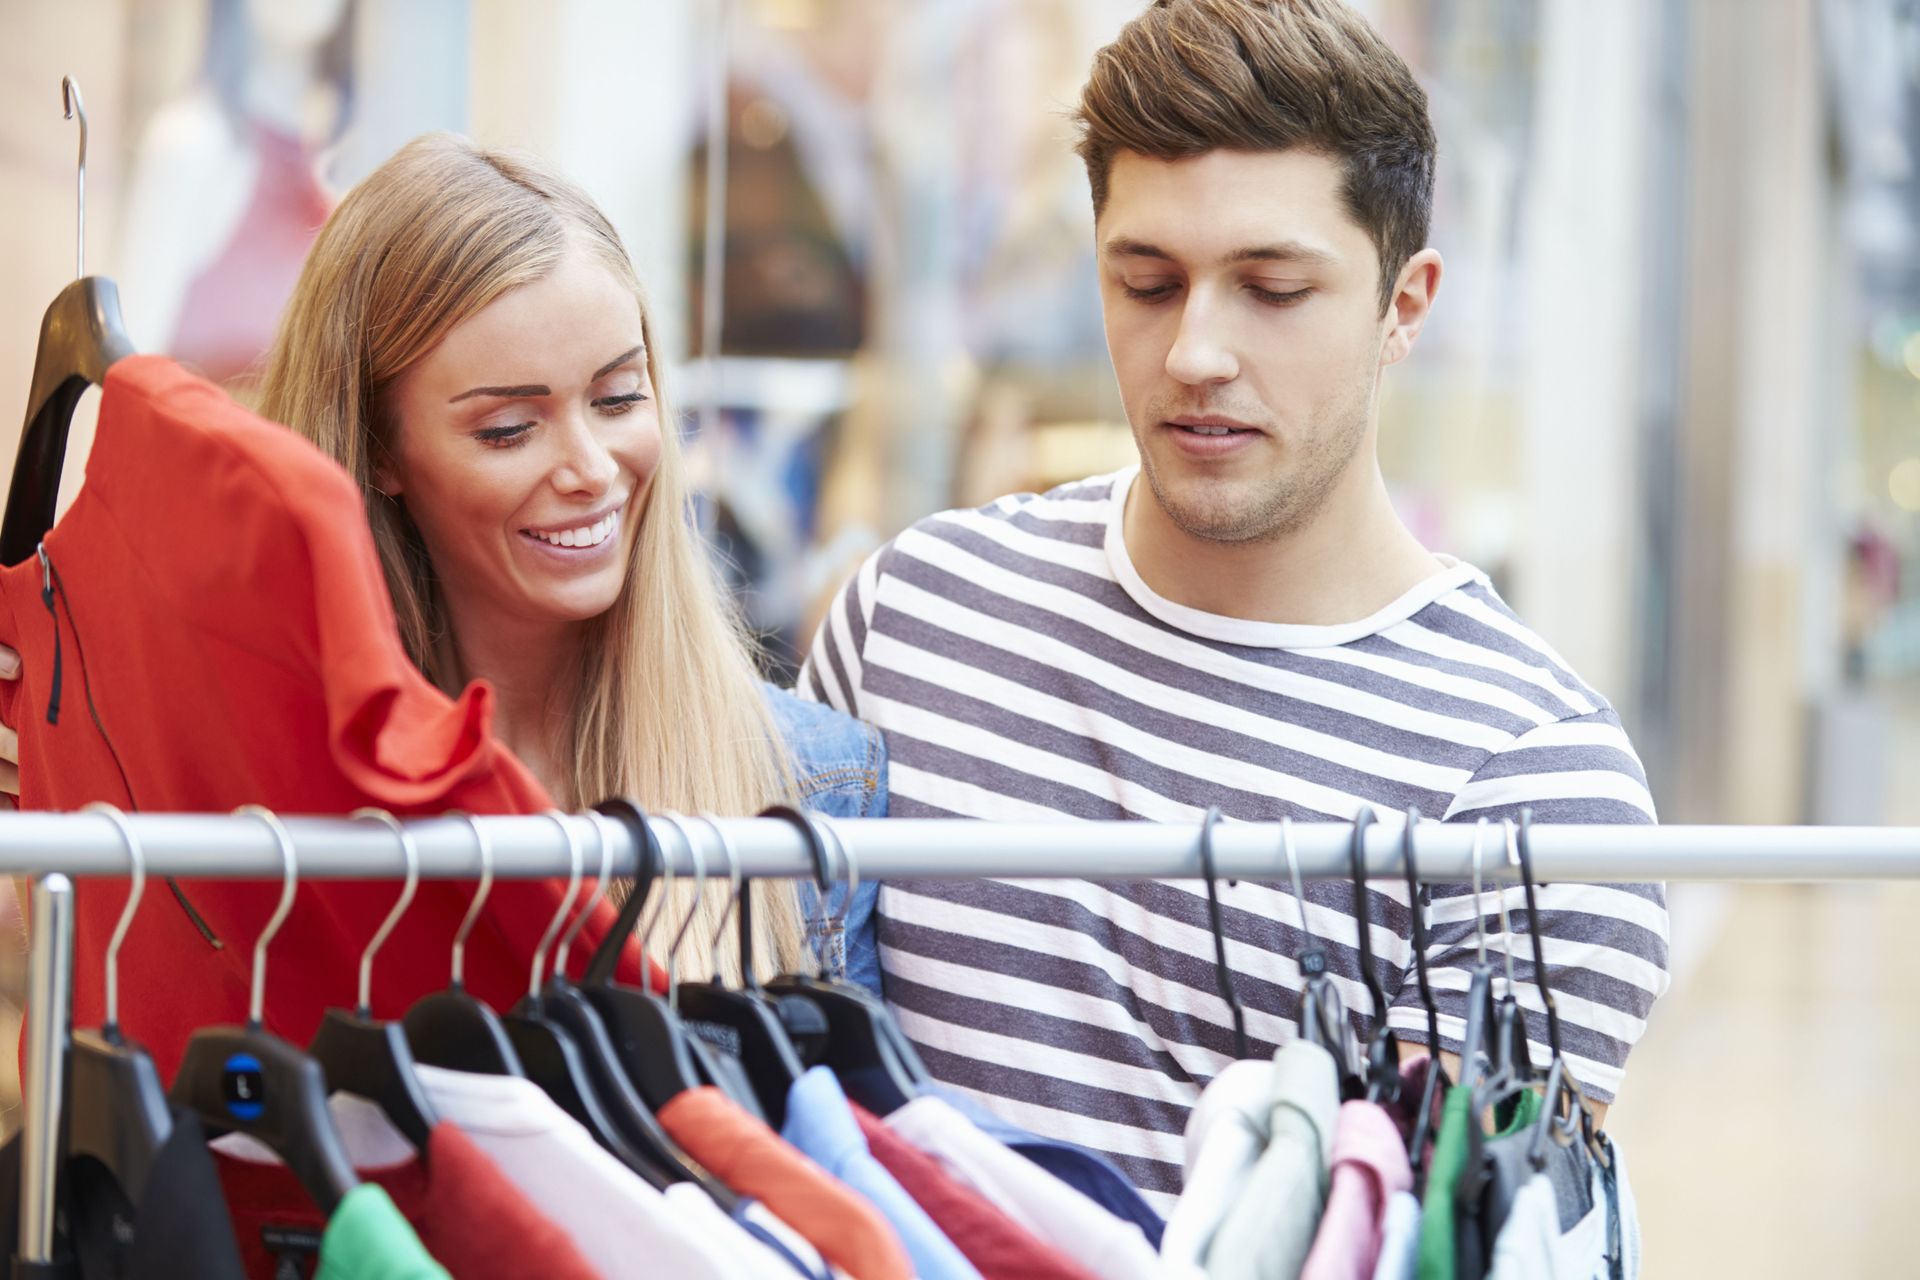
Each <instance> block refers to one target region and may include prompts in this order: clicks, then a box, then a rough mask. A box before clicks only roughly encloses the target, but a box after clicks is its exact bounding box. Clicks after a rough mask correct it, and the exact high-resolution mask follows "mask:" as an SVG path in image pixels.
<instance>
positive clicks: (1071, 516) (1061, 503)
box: [879, 471, 1128, 575]
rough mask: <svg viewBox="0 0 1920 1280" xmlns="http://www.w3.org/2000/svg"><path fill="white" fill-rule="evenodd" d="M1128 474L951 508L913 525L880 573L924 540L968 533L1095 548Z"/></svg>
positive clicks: (885, 554) (883, 559) (884, 555)
mask: <svg viewBox="0 0 1920 1280" xmlns="http://www.w3.org/2000/svg"><path fill="white" fill-rule="evenodd" d="M1127 474H1128V473H1127V472H1126V471H1118V472H1113V473H1110V474H1107V475H1100V476H1090V477H1088V478H1087V479H1085V480H1074V481H1071V482H1069V483H1067V484H1062V485H1057V486H1055V487H1054V488H1052V489H1048V490H1047V491H1046V492H1044V493H1036V492H1032V491H1027V492H1021V493H1010V494H1007V495H1006V496H1005V497H1001V498H995V499H994V500H993V501H992V502H989V503H986V504H984V505H982V506H978V507H954V508H951V509H949V510H946V511H937V512H935V513H934V514H932V515H930V516H926V517H924V518H923V519H920V520H917V521H915V522H914V523H913V524H912V525H911V526H909V527H908V528H907V529H906V530H905V531H904V532H903V533H901V534H900V535H899V536H898V537H896V538H895V539H894V540H893V541H892V542H891V543H889V544H888V545H887V546H886V547H884V548H882V550H881V553H880V556H879V568H880V572H881V573H882V574H883V575H884V574H885V573H886V571H887V561H888V558H889V555H890V554H891V553H893V552H895V551H897V550H899V549H902V548H911V547H912V546H913V545H914V544H915V543H916V542H919V541H921V540H923V539H926V538H937V539H940V540H942V541H952V540H954V539H955V538H956V537H959V538H964V537H965V536H966V535H967V534H968V533H969V532H972V533H988V534H990V535H991V534H994V533H999V532H1002V531H1014V532H1015V534H1016V535H1017V534H1021V533H1024V534H1031V535H1035V536H1038V537H1043V538H1048V539H1052V540H1056V541H1062V542H1071V543H1076V544H1079V545H1081V546H1087V547H1096V546H1099V545H1101V543H1102V541H1103V540H1104V538H1105V534H1106V527H1107V523H1108V520H1109V519H1110V518H1111V513H1112V506H1113V494H1114V489H1115V486H1116V485H1118V484H1120V483H1121V482H1122V481H1124V480H1125V478H1126V476H1127Z"/></svg>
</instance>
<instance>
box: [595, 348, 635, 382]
mask: <svg viewBox="0 0 1920 1280" xmlns="http://www.w3.org/2000/svg"><path fill="white" fill-rule="evenodd" d="M645 350H646V346H645V344H644V343H643V344H642V345H640V346H637V347H634V348H632V349H631V350H628V351H622V352H621V353H620V354H619V355H617V356H615V357H614V358H613V359H611V360H609V361H607V362H606V363H605V364H603V365H601V366H600V367H599V368H598V369H596V370H594V374H593V377H594V380H595V381H598V380H600V379H601V378H604V377H606V376H607V375H608V374H610V373H612V372H613V371H614V370H615V369H618V368H619V367H620V366H621V365H623V364H625V363H626V362H627V361H629V360H631V359H633V358H634V357H635V356H637V355H639V354H640V353H641V352H642V351H645Z"/></svg>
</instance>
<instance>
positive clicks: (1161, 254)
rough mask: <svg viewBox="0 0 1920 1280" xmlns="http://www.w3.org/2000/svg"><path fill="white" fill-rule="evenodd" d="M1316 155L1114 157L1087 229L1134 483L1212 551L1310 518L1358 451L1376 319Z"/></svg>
mask: <svg viewBox="0 0 1920 1280" xmlns="http://www.w3.org/2000/svg"><path fill="white" fill-rule="evenodd" d="M1340 185H1341V173H1340V167H1339V165H1338V164H1337V163H1336V162H1334V161H1333V160H1330V159H1328V158H1327V157H1325V156H1323V155H1320V154H1318V153H1315V152H1310V151H1304V150H1292V151H1280V152H1244V151H1212V152H1208V153H1206V154H1205V155H1201V156H1196V157H1193V158H1191V159H1185V160H1154V159H1149V158H1147V157H1145V156H1142V155H1140V154H1138V153H1136V152H1130V151H1128V152H1121V153H1120V154H1118V155H1117V156H1115V157H1114V160H1113V165H1112V168H1111V170H1110V179H1109V185H1108V196H1107V204H1106V208H1105V209H1104V210H1103V211H1102V212H1101V214H1100V217H1099V220H1098V223H1097V226H1096V229H1095V235H1096V237H1097V242H1098V249H1099V255H1100V295H1101V305H1102V309H1103V311H1104V312H1105V317H1106V328H1107V349H1108V351H1109V353H1110V354H1111V355H1112V358H1113V367H1114V371H1115V373H1116V374H1117V375H1118V377H1119V382H1120V396H1121V400H1122V401H1123V403H1124V404H1125V405H1126V410H1127V419H1128V421H1129V422H1130V423H1131V424H1132V426H1133V435H1134V441H1135V443H1136V444H1138V446H1139V448H1140V463H1141V473H1142V474H1143V475H1144V476H1145V477H1146V479H1147V483H1148V484H1149V486H1151V488H1152V490H1153V495H1154V497H1155V498H1156V499H1157V500H1158V502H1159V504H1160V507H1161V508H1162V510H1164V511H1165V512H1166V514H1167V516H1168V517H1169V518H1170V519H1171V520H1172V521H1173V523H1174V524H1175V525H1176V526H1178V527H1179V528H1180V529H1182V530H1184V531H1185V532H1187V533H1189V534H1192V535H1194V536H1196V537H1202V538H1207V539H1209V540H1212V541H1217V542H1249V541H1254V540H1262V539H1271V538H1274V537H1278V536H1281V535H1283V534H1286V533H1288V532H1290V531H1292V530H1294V529H1297V528H1300V527H1302V526H1303V525H1305V524H1307V523H1309V522H1310V521H1311V520H1312V519H1313V517H1314V515H1315V513H1316V512H1318V511H1319V510H1321V508H1322V505H1323V504H1324V502H1325V500H1326V498H1327V496H1328V495H1329V494H1330V493H1332V492H1333V491H1334V490H1335V489H1336V487H1337V486H1338V485H1339V484H1340V482H1341V481H1342V479H1343V478H1344V477H1345V476H1347V475H1348V473H1349V467H1350V466H1351V465H1352V464H1353V463H1354V462H1355V460H1356V458H1358V457H1360V455H1361V452H1362V446H1363V445H1364V444H1366V443H1367V441H1368V438H1369V430H1370V426H1369V424H1370V423H1371V420H1372V406H1373V394H1374V388H1375V386H1376V384H1377V380H1378V374H1379V369H1380V365H1381V363H1382V345H1383V339H1384V337H1385V335H1386V333H1387V322H1386V320H1384V319H1383V318H1382V316H1381V309H1380V294H1379V280H1380V277H1379V271H1380V267H1379V258H1378V255H1377V252H1376V250H1375V248H1374V244H1373V240H1372V238H1371V237H1369V236H1368V234H1367V233H1366V231H1364V230H1363V229H1362V228H1361V227H1360V225H1359V224H1358V223H1356V222H1354V221H1353V219H1352V218H1351V217H1350V216H1349V215H1348V213H1347V212H1346V210H1345V209H1344V208H1343V207H1342V204H1341V200H1340Z"/></svg>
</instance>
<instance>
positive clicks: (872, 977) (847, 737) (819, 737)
mask: <svg viewBox="0 0 1920 1280" xmlns="http://www.w3.org/2000/svg"><path fill="white" fill-rule="evenodd" d="M766 688H767V703H768V706H769V707H770V708H771V709H772V711H773V718H774V722H775V723H776V724H777V725H778V726H779V728H780V734H781V737H782V738H784V739H785V741H786V744H787V750H788V751H789V752H791V753H792V759H793V774H794V779H795V781H797V782H798V783H799V785H800V803H801V804H802V805H803V806H805V807H806V808H808V809H811V810H813V811H814V812H815V813H819V814H823V815H825V816H826V817H829V818H884V817H886V816H887V744H886V740H885V739H884V738H882V737H881V736H880V731H879V730H878V729H875V728H874V727H873V726H872V725H869V724H863V723H861V722H860V721H858V720H855V719H854V718H853V717H851V716H848V715H843V714H842V713H840V712H838V711H835V710H834V709H833V708H832V707H829V706H826V705H824V704H822V703H818V702H809V701H807V700H806V699H804V698H801V697H799V696H797V695H795V694H792V693H788V692H787V691H786V690H784V689H778V688H775V687H774V686H773V685H768V686H767V687H766ZM800 883H801V889H800V907H801V910H803V911H805V912H807V913H808V914H809V915H811V914H813V913H814V912H816V911H818V909H819V895H818V893H817V892H816V891H815V890H814V887H813V884H812V882H811V881H801V882H800ZM879 893H880V887H879V886H878V885H876V884H874V883H873V882H872V881H870V880H865V879H862V881H861V883H860V885H859V887H858V889H857V890H856V891H855V892H854V895H853V905H852V906H851V908H849V909H848V911H847V918H846V930H847V978H848V979H849V980H850V981H853V982H857V983H859V984H860V985H861V986H864V987H866V988H867V989H868V990H870V991H873V992H876V993H877V992H879V990H880V953H879V948H878V946H877V943H876V939H875V926H874V918H873V909H874V905H875V903H876V901H877V900H878V898H879ZM843 897H844V894H836V895H829V899H828V901H829V903H830V904H831V905H832V907H833V909H834V910H836V911H838V910H839V909H840V905H841V900H842V898H843Z"/></svg>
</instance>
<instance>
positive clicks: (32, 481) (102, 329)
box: [0, 76, 134, 565]
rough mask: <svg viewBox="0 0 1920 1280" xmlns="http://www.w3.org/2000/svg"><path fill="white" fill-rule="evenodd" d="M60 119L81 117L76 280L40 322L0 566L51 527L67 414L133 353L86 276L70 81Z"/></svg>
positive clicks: (24, 553)
mask: <svg viewBox="0 0 1920 1280" xmlns="http://www.w3.org/2000/svg"><path fill="white" fill-rule="evenodd" d="M60 94H61V100H62V104H63V105H64V107H65V110H66V116H67V119H69V120H71V119H73V118H74V115H75V113H76V112H77V113H78V114H79V117H80V157H79V165H78V190H79V201H78V204H79V212H78V229H77V232H76V242H75V243H76V248H75V252H74V275H75V277H76V278H75V280H74V281H73V283H71V284H69V285H68V286H67V287H66V288H64V289H62V290H61V291H60V292H59V294H57V295H56V296H55V297H54V300H53V305H51V306H49V307H48V308H47V311H46V314H45V315H44V316H42V317H41V320H40V346H39V348H38V350H36V351H35V353H34V357H33V382H32V384H31V390H30V391H29V393H28V395H27V416H26V425H25V426H24V427H23V428H22V430H21V432H20V449H19V452H18V453H17V454H16V455H15V457H14V464H13V482H12V485H11V487H10V488H9V489H8V491H7V511H6V516H5V519H4V521H0V564H7V565H15V564H19V563H21V562H22V561H24V560H26V558H27V557H28V556H31V555H32V554H33V553H34V550H35V548H37V547H38V546H39V545H40V540H41V539H42V538H44V537H46V536H47V532H48V530H50V529H52V528H53V521H54V515H55V512H56V510H57V507H58V503H59V498H60V472H61V468H62V465H63V464H64V463H65V461H66V456H67V435H68V433H69V432H70V431H71V430H72V427H73V410H74V407H75V406H76V405H78V404H79V403H80V397H81V395H82V394H84V393H85V391H86V389H87V388H88V387H89V386H96V387H97V386H99V385H101V384H102V383H103V382H105V381H106V377H107V370H108V369H109V368H110V367H111V366H112V365H113V363H114V362H115V361H117V360H120V359H122V358H123V357H126V356H130V355H132V354H133V353H134V347H133V340H132V339H131V338H129V337H128V336H127V325H126V321H125V320H123V319H122V318H121V316H120V289H119V287H118V286H117V285H115V284H114V282H113V281H111V280H109V279H107V278H106V277H105V276H89V275H88V274H87V271H86V231H87V202H86V192H87V109H86V105H85V104H84V103H83V102H81V100H80V89H79V87H78V86H77V85H75V84H74V82H73V78H72V77H71V76H69V77H67V78H65V79H63V80H62V81H61V82H60Z"/></svg>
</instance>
